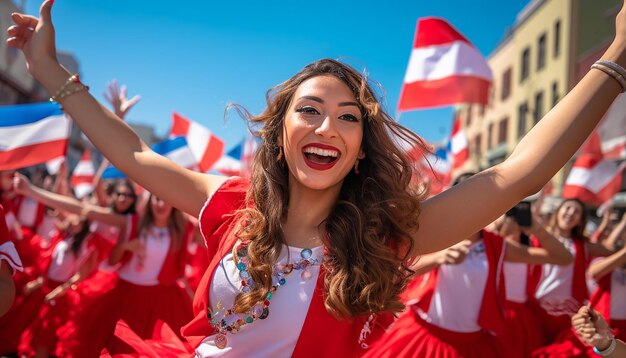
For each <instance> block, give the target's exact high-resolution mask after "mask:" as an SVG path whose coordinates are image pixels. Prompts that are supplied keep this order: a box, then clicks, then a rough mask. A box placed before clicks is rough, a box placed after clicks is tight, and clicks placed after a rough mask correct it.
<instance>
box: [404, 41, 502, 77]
mask: <svg viewBox="0 0 626 358" xmlns="http://www.w3.org/2000/svg"><path fill="white" fill-rule="evenodd" d="M456 75H461V76H474V77H479V78H484V79H486V80H489V81H491V80H492V79H493V76H492V74H491V70H490V69H489V66H488V65H487V62H485V59H484V58H483V56H482V55H481V54H480V52H478V50H476V48H475V47H473V46H471V45H470V44H468V43H467V42H465V41H455V42H452V43H448V44H444V45H435V46H429V47H418V48H415V49H413V51H411V57H410V58H409V65H408V66H407V70H406V74H405V76H404V83H412V82H417V81H426V80H439V79H442V78H446V77H450V76H456Z"/></svg>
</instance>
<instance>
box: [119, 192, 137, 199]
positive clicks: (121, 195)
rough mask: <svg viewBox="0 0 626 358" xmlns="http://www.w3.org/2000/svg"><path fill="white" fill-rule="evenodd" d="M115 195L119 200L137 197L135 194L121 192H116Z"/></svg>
mask: <svg viewBox="0 0 626 358" xmlns="http://www.w3.org/2000/svg"><path fill="white" fill-rule="evenodd" d="M115 195H116V196H117V197H118V198H128V199H134V198H135V196H136V195H135V194H132V193H122V192H119V191H116V192H115Z"/></svg>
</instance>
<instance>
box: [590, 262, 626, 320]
mask: <svg viewBox="0 0 626 358" xmlns="http://www.w3.org/2000/svg"><path fill="white" fill-rule="evenodd" d="M612 273H613V272H612V271H611V272H610V273H609V274H607V275H604V276H603V277H602V278H601V279H600V280H598V288H597V289H596V290H595V291H594V293H593V294H592V295H591V299H589V301H590V302H591V307H593V308H594V309H595V310H596V311H598V312H600V314H601V315H602V317H604V318H605V319H606V320H607V322H609V324H610V322H611V281H612V280H611V276H612ZM624 299H626V297H624Z"/></svg>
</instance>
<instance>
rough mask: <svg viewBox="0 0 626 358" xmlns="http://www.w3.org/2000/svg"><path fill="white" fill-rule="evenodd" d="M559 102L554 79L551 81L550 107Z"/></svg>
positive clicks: (557, 87) (557, 89)
mask: <svg viewBox="0 0 626 358" xmlns="http://www.w3.org/2000/svg"><path fill="white" fill-rule="evenodd" d="M558 102H559V84H558V83H557V82H556V81H554V82H552V107H554V106H556V104H557V103H558Z"/></svg>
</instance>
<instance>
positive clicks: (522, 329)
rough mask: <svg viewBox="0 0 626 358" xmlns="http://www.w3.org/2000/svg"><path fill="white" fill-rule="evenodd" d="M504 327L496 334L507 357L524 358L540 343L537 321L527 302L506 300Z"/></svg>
mask: <svg viewBox="0 0 626 358" xmlns="http://www.w3.org/2000/svg"><path fill="white" fill-rule="evenodd" d="M505 306H506V329H505V330H504V331H503V332H502V334H501V335H499V336H498V340H499V341H500V342H501V346H502V347H503V349H504V350H505V356H506V357H507V358H526V357H530V354H531V353H532V352H533V351H534V350H535V349H537V348H539V347H540V346H541V345H542V337H541V331H540V327H539V321H538V320H537V318H536V316H535V312H534V311H533V310H532V309H531V308H530V306H529V305H528V304H527V303H518V302H511V301H507V302H506V303H505Z"/></svg>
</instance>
